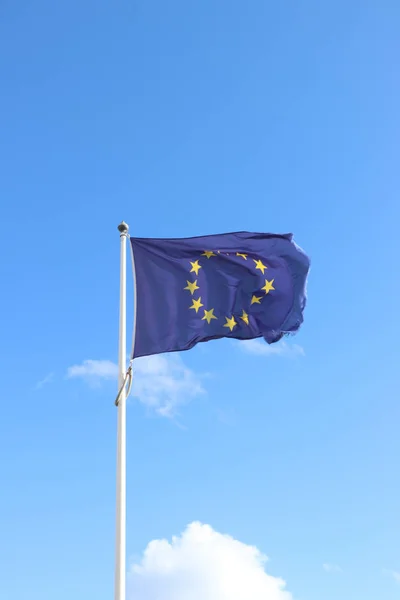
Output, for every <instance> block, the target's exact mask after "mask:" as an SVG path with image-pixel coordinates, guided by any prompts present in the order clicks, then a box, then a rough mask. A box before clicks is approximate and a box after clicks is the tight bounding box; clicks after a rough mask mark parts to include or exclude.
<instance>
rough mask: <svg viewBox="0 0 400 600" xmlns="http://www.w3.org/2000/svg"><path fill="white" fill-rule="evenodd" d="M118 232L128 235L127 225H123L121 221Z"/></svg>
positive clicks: (123, 222)
mask: <svg viewBox="0 0 400 600" xmlns="http://www.w3.org/2000/svg"><path fill="white" fill-rule="evenodd" d="M118 231H119V232H120V233H121V234H124V233H128V231H129V225H128V224H127V223H125V221H121V223H120V224H119V225H118Z"/></svg>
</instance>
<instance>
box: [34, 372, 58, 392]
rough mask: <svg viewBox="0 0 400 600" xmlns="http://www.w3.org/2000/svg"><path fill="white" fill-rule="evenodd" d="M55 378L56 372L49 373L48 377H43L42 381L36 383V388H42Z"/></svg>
mask: <svg viewBox="0 0 400 600" xmlns="http://www.w3.org/2000/svg"><path fill="white" fill-rule="evenodd" d="M53 379H54V373H48V374H47V375H46V377H43V379H41V380H40V381H38V382H37V384H36V385H35V389H36V390H40V389H41V388H42V387H43V386H44V385H46V384H47V383H51V382H52V381H53Z"/></svg>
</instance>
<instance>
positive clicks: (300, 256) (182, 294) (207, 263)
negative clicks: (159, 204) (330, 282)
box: [131, 232, 309, 358]
mask: <svg viewBox="0 0 400 600" xmlns="http://www.w3.org/2000/svg"><path fill="white" fill-rule="evenodd" d="M131 244H132V249H133V256H134V262H135V271H136V335H135V342H134V351H133V357H134V358H136V357H139V356H147V355H150V354H159V353H161V352H173V351H177V350H189V348H192V347H193V346H194V345H195V344H197V343H198V342H206V341H208V340H213V339H217V338H222V337H230V338H238V339H242V340H248V339H251V338H257V337H263V338H264V339H265V340H266V341H267V342H268V343H269V344H272V343H274V342H277V341H278V340H280V339H281V337H282V336H283V335H284V334H286V333H294V332H296V331H297V330H298V329H299V327H300V325H301V323H302V322H303V310H304V306H305V301H306V298H305V285H306V278H307V273H308V269H309V259H308V258H307V256H306V255H305V254H304V252H303V251H302V250H300V248H298V246H296V245H295V244H294V242H293V240H292V235H291V234H287V235H273V234H270V233H247V232H239V233H226V234H222V235H210V236H204V237H194V238H182V239H143V238H131Z"/></svg>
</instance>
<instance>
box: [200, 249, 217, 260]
mask: <svg viewBox="0 0 400 600" xmlns="http://www.w3.org/2000/svg"><path fill="white" fill-rule="evenodd" d="M202 256H207V258H210V257H211V256H217V255H216V254H214V252H213V251H212V250H205V251H204V252H203V254H202Z"/></svg>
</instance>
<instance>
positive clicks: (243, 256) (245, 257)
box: [236, 252, 247, 260]
mask: <svg viewBox="0 0 400 600" xmlns="http://www.w3.org/2000/svg"><path fill="white" fill-rule="evenodd" d="M236 256H241V257H242V258H244V260H247V254H240V252H236Z"/></svg>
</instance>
